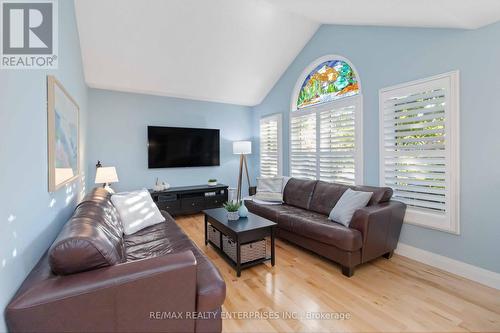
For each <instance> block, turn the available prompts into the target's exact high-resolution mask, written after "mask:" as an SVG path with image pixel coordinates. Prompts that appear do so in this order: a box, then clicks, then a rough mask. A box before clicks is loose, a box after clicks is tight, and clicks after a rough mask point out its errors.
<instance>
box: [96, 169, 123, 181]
mask: <svg viewBox="0 0 500 333" xmlns="http://www.w3.org/2000/svg"><path fill="white" fill-rule="evenodd" d="M116 182H118V175H117V174H116V169H115V167H100V168H97V171H96V174H95V183H96V184H104V183H116Z"/></svg>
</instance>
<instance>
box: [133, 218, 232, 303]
mask: <svg viewBox="0 0 500 333" xmlns="http://www.w3.org/2000/svg"><path fill="white" fill-rule="evenodd" d="M162 214H163V216H164V217H165V222H164V223H159V224H156V225H153V226H150V227H147V228H145V229H142V230H140V231H138V232H136V233H135V234H132V235H128V236H127V235H126V236H125V251H126V260H127V262H129V261H134V260H140V259H146V258H151V257H157V256H162V255H168V254H170V253H178V252H183V251H186V250H190V251H192V252H193V254H194V256H195V257H196V262H197V264H196V270H197V275H196V276H197V277H196V279H197V282H196V286H197V299H196V311H212V310H214V309H217V308H218V307H220V306H221V305H222V303H223V302H224V299H225V297H226V284H225V282H224V279H223V278H222V276H221V275H220V273H219V271H218V269H217V268H216V267H215V266H214V265H213V264H212V262H211V261H210V260H209V259H208V258H207V257H206V256H205V255H204V254H203V253H202V252H201V250H200V249H199V248H198V247H197V246H196V244H194V243H193V242H192V241H191V240H190V239H189V237H188V236H187V235H186V234H185V233H184V232H183V231H182V229H181V228H180V227H179V226H178V225H177V223H176V222H175V220H174V219H173V218H172V217H171V216H170V215H169V214H168V213H166V212H163V211H162Z"/></svg>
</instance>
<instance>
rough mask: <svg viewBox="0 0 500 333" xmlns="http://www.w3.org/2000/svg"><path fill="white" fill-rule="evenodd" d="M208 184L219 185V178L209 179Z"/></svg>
mask: <svg viewBox="0 0 500 333" xmlns="http://www.w3.org/2000/svg"><path fill="white" fill-rule="evenodd" d="M208 185H209V186H217V179H213V178H212V179H209V180H208Z"/></svg>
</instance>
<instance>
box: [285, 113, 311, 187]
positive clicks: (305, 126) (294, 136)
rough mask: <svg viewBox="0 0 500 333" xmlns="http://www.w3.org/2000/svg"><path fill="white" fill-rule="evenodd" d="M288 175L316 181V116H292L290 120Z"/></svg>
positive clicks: (309, 114)
mask: <svg viewBox="0 0 500 333" xmlns="http://www.w3.org/2000/svg"><path fill="white" fill-rule="evenodd" d="M290 175H291V176H292V177H296V178H304V179H316V175H317V156H316V114H315V113H307V114H304V115H294V116H292V117H291V120H290Z"/></svg>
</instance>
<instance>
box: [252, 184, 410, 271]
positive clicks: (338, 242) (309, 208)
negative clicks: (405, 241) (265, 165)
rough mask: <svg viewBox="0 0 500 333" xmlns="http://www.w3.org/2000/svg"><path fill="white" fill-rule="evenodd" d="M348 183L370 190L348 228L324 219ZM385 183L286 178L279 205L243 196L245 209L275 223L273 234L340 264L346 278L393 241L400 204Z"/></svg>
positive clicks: (388, 253) (386, 252) (400, 216)
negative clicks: (362, 184) (392, 198)
mask: <svg viewBox="0 0 500 333" xmlns="http://www.w3.org/2000/svg"><path fill="white" fill-rule="evenodd" d="M348 188H352V189H353V190H356V191H366V192H373V195H372V197H371V199H370V202H369V203H368V205H367V206H366V207H365V208H362V209H359V210H358V211H356V213H355V214H354V216H353V218H352V220H351V223H350V225H349V227H345V226H343V225H341V224H339V223H335V222H332V221H330V220H329V219H328V215H329V214H330V211H331V210H332V209H333V207H334V206H335V204H336V203H337V201H338V200H339V199H340V197H341V196H342V194H343V193H344V192H345V191H346V190H347V189H348ZM391 197H392V189H390V188H388V187H372V186H346V185H341V184H334V183H326V182H323V181H312V180H301V179H296V178H291V179H290V180H289V181H288V183H287V184H286V186H285V189H284V192H283V201H284V204H282V205H262V204H257V203H255V202H253V201H245V205H246V206H247V208H248V210H249V211H250V212H252V213H254V214H257V215H260V216H262V217H265V218H267V219H269V220H271V221H274V222H276V223H277V224H278V228H277V236H278V237H280V238H282V239H285V240H288V241H290V242H292V243H295V244H297V245H300V246H302V247H304V248H306V249H308V250H311V251H313V252H315V253H317V254H319V255H321V256H324V257H326V258H328V259H330V260H333V261H335V262H338V263H339V264H340V265H341V266H342V273H343V274H344V275H346V276H348V277H350V276H352V275H353V273H354V268H355V267H356V266H357V265H359V264H362V263H364V262H367V261H370V260H372V259H375V258H377V257H380V256H385V257H386V258H390V257H391V256H392V253H393V251H394V249H395V248H396V246H397V243H398V239H399V234H400V232H401V226H402V223H403V218H404V214H405V210H406V205H405V204H403V203H401V202H399V201H391V200H390V199H391Z"/></svg>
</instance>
